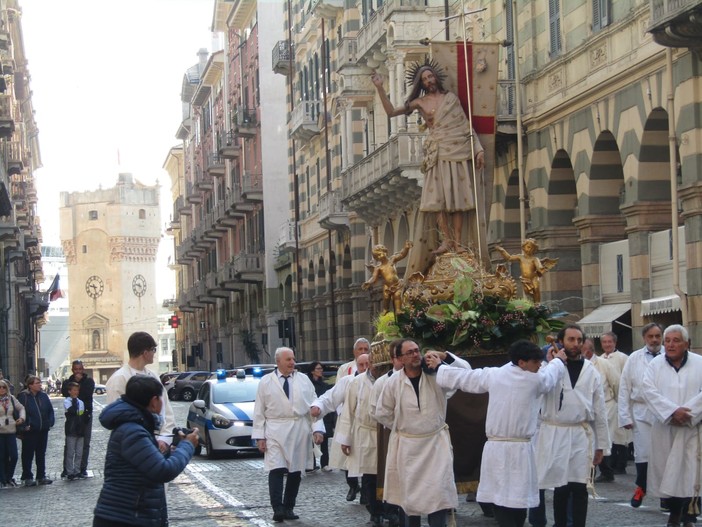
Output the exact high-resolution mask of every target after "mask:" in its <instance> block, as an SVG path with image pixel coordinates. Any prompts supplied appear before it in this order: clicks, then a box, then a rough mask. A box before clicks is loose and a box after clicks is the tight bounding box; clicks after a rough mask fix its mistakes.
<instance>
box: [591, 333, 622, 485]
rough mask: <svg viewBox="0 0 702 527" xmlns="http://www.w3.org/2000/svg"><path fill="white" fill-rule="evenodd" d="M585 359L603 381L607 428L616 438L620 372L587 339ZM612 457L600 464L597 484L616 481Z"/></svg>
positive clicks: (603, 459)
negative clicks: (599, 354)
mask: <svg viewBox="0 0 702 527" xmlns="http://www.w3.org/2000/svg"><path fill="white" fill-rule="evenodd" d="M582 353H583V357H584V358H585V359H587V360H589V361H590V362H591V363H592V364H593V365H594V366H595V369H596V370H597V372H598V373H599V374H600V378H601V379H602V391H603V392H604V401H605V408H606V409H607V426H608V427H609V437H610V438H611V437H614V433H615V432H616V430H617V429H618V428H619V418H618V416H617V396H618V393H619V370H618V368H617V366H616V364H615V363H614V362H613V361H610V360H604V359H602V358H601V357H599V356H598V355H597V353H595V343H594V342H593V341H592V339H585V340H584V341H583V347H582ZM611 461H612V458H611V456H604V457H603V458H602V463H600V464H599V469H600V475H599V476H597V478H595V483H611V482H612V481H614V468H613V467H612V464H611Z"/></svg>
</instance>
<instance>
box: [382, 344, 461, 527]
mask: <svg viewBox="0 0 702 527" xmlns="http://www.w3.org/2000/svg"><path fill="white" fill-rule="evenodd" d="M395 354H396V355H398V356H400V357H401V358H402V364H403V369H402V370H400V371H398V372H396V373H394V374H393V375H392V377H389V378H388V380H387V381H386V382H385V386H384V387H383V391H382V393H381V394H380V399H379V400H378V403H377V407H376V412H375V417H376V419H377V420H378V421H379V422H380V423H382V424H383V425H385V426H386V427H388V428H390V430H391V432H390V442H389V444H388V453H387V457H386V464H385V483H384V493H385V500H386V501H387V502H389V503H392V504H395V505H399V506H400V507H401V508H402V509H403V510H404V513H405V515H406V516H420V515H422V514H428V515H429V525H430V527H444V526H445V525H446V521H447V517H448V511H449V510H450V509H454V508H456V507H457V506H458V496H457V493H456V484H455V482H454V476H453V453H452V448H451V437H450V436H449V431H448V426H447V425H446V403H447V399H448V398H449V397H450V396H451V395H453V392H452V391H451V390H446V389H443V388H441V387H440V386H439V385H438V384H437V383H436V376H435V375H433V374H428V373H425V372H423V368H422V366H423V364H422V355H421V353H420V351H419V346H418V345H417V343H416V342H414V341H413V340H403V341H402V342H401V343H400V344H399V345H398V346H397V348H396V350H395ZM441 359H442V360H445V361H447V362H449V363H451V364H453V365H455V366H459V367H463V368H470V366H469V365H468V363H467V362H466V361H464V360H462V359H459V358H458V357H456V356H455V355H452V354H450V353H441ZM405 525H406V526H407V525H409V526H412V525H419V518H408V521H407V522H406V523H405Z"/></svg>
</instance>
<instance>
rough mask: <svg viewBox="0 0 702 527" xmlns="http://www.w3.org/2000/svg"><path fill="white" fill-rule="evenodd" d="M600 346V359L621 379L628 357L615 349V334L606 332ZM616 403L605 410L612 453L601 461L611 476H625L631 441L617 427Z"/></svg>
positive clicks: (625, 431)
mask: <svg viewBox="0 0 702 527" xmlns="http://www.w3.org/2000/svg"><path fill="white" fill-rule="evenodd" d="M600 344H602V352H603V353H602V355H601V356H600V358H602V359H604V360H606V361H607V362H609V363H611V364H612V365H613V366H614V367H615V369H616V371H617V376H618V377H621V375H622V372H623V371H624V366H625V365H626V363H627V361H628V359H629V356H628V355H627V354H626V353H622V352H621V351H619V350H618V349H617V334H616V333H614V332H613V331H608V332H606V333H603V334H602V335H601V336H600ZM617 405H618V402H617V400H616V399H615V401H614V407H613V408H612V409H610V408H608V409H607V415H608V420H611V424H610V427H609V436H610V439H611V440H612V453H611V454H610V456H607V457H606V458H605V459H603V460H602V463H603V464H604V463H606V464H607V466H609V467H611V468H612V473H613V474H626V466H627V464H628V463H629V443H631V441H632V433H631V431H630V430H628V429H626V428H620V427H619V425H618V419H617V417H616V416H617V414H618V413H619V412H618V410H617V408H616V407H617Z"/></svg>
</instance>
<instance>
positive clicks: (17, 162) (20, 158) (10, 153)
mask: <svg viewBox="0 0 702 527" xmlns="http://www.w3.org/2000/svg"><path fill="white" fill-rule="evenodd" d="M2 155H3V159H4V160H5V166H6V167H7V173H8V174H9V175H11V176H12V175H17V174H19V173H20V172H22V169H24V167H26V166H29V162H28V156H27V152H26V151H25V149H24V148H23V146H22V142H21V141H5V142H4V143H3V145H2Z"/></svg>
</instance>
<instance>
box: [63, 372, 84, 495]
mask: <svg viewBox="0 0 702 527" xmlns="http://www.w3.org/2000/svg"><path fill="white" fill-rule="evenodd" d="M79 391H80V385H79V384H78V383H77V382H69V383H68V397H66V399H64V401H63V407H64V409H65V410H66V448H65V452H66V459H64V466H65V467H66V472H67V473H68V479H69V480H71V481H72V480H74V479H78V478H80V475H81V472H80V462H81V459H82V457H83V435H84V430H85V424H84V422H83V414H84V413H85V405H84V404H83V401H81V400H80V399H78V392H79Z"/></svg>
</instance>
